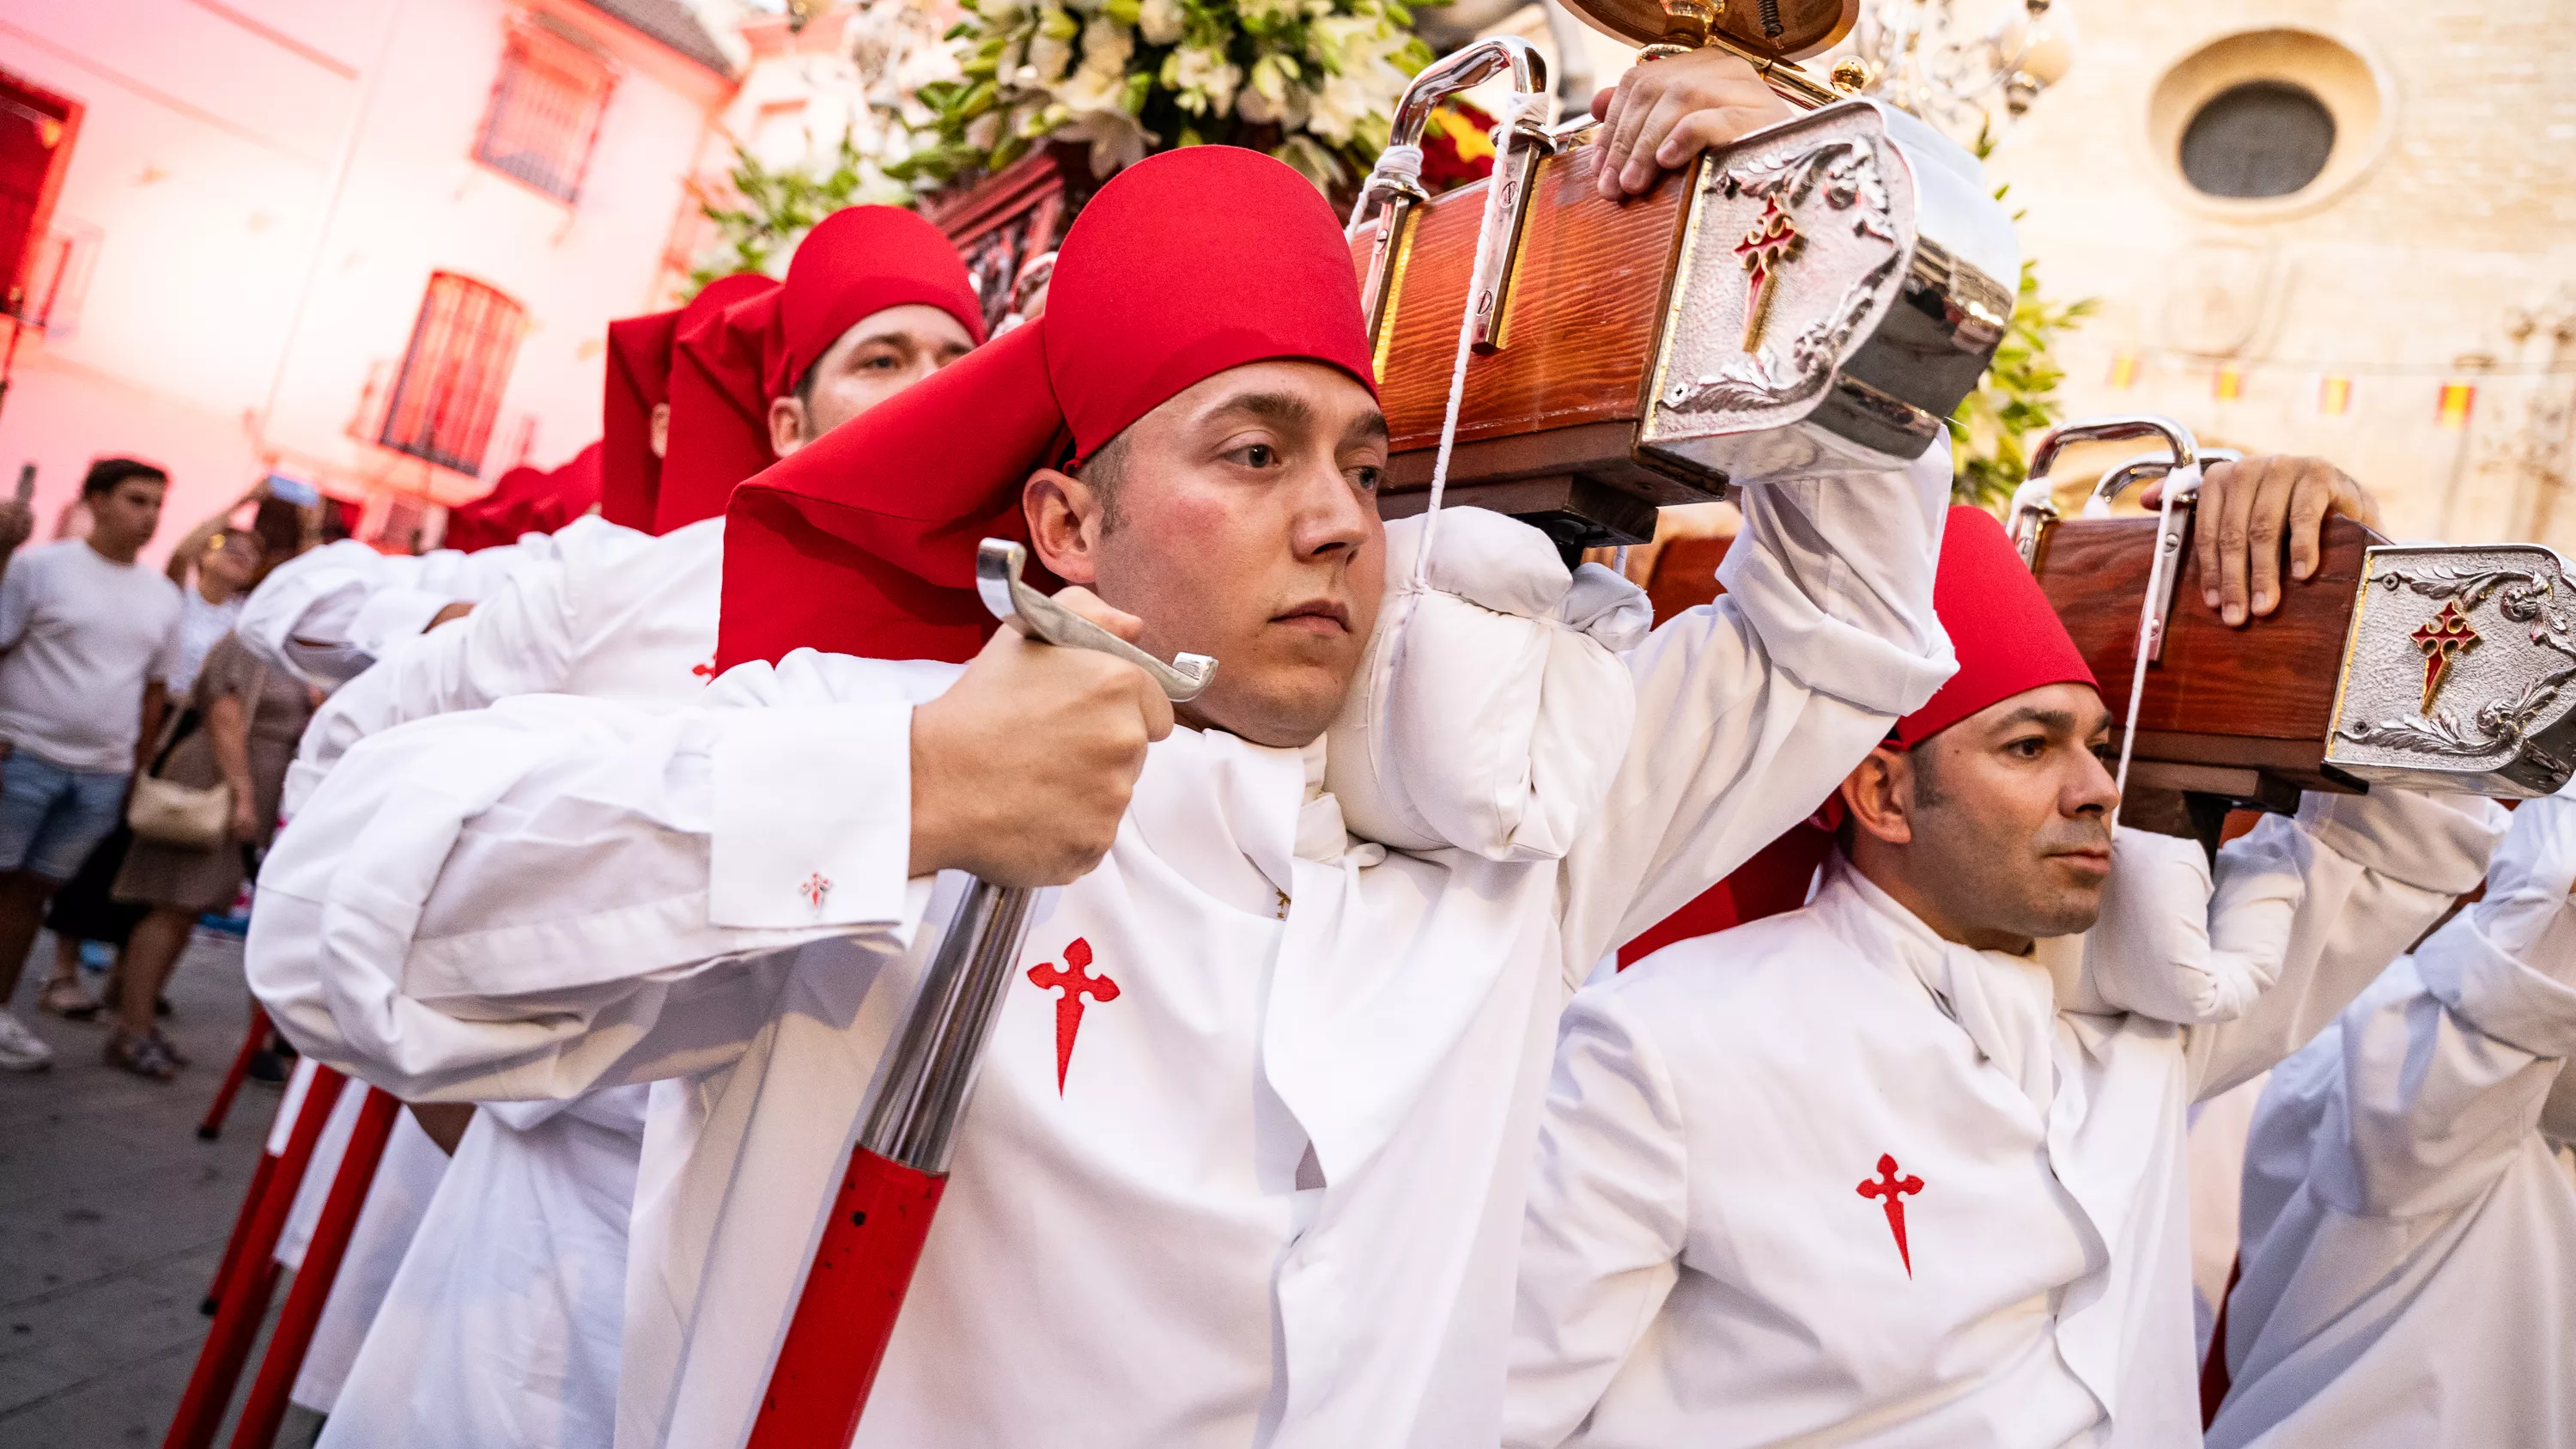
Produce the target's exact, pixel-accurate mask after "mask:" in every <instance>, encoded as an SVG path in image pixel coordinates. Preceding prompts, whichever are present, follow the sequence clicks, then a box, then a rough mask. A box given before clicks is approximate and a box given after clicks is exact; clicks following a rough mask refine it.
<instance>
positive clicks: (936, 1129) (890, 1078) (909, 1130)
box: [859, 538, 1216, 1173]
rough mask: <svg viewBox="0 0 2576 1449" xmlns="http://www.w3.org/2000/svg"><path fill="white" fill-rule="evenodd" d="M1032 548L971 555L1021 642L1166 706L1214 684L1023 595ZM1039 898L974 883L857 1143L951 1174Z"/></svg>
mask: <svg viewBox="0 0 2576 1449" xmlns="http://www.w3.org/2000/svg"><path fill="white" fill-rule="evenodd" d="M1028 559H1029V551H1028V550H1027V549H1026V548H1024V547H1022V546H1021V545H1019V544H1016V543H1012V542H1010V541H1008V540H1006V539H999V538H988V539H985V540H984V542H983V544H982V545H981V546H980V547H978V548H977V549H976V550H975V591H976V592H977V593H978V594H980V595H982V596H983V600H984V607H985V608H987V609H990V610H992V611H993V617H994V618H997V619H1000V620H1002V621H1003V622H1004V623H1009V624H1016V625H1018V627H1019V628H1020V630H1021V632H1022V633H1024V634H1026V635H1027V636H1028V637H1030V638H1032V639H1036V640H1041V641H1043V642H1045V643H1048V644H1057V645H1061V646H1063V647H1065V648H1068V649H1090V650H1094V651H1096V652H1098V653H1102V654H1108V655H1112V656H1114V657H1116V658H1119V659H1124V660H1126V661H1127V662H1128V663H1130V664H1133V665H1135V666H1136V667H1137V668H1139V669H1142V670H1144V671H1145V672H1146V673H1147V674H1148V675H1150V676H1152V677H1153V680H1154V683H1156V684H1157V685H1159V686H1161V687H1162V690H1163V693H1165V694H1166V695H1169V696H1170V697H1171V699H1172V700H1173V702H1174V703H1179V702H1181V701H1184V700H1190V699H1195V698H1197V697H1198V695H1199V692H1200V691H1201V690H1204V689H1206V688H1207V687H1208V681H1209V680H1211V679H1213V678H1215V676H1216V661H1215V660H1213V659H1211V658H1209V657H1207V656H1206V655H1204V654H1183V655H1181V656H1179V657H1178V658H1176V659H1174V660H1173V661H1172V662H1171V663H1169V664H1165V663H1164V662H1163V661H1162V660H1160V659H1157V658H1155V657H1154V656H1153V655H1151V654H1148V653H1146V652H1145V651H1144V650H1142V649H1139V648H1137V647H1136V646H1135V645H1133V644H1130V643H1128V642H1127V641H1126V640H1124V639H1121V638H1119V637H1118V636H1117V635H1115V634H1112V633H1110V632H1109V631H1108V630H1106V629H1103V628H1101V627H1100V626H1099V625H1097V624H1095V623H1093V622H1091V621H1090V620H1089V619H1086V618H1084V617H1082V616H1081V615H1080V614H1077V613H1075V612H1073V611H1072V610H1071V609H1068V608H1066V607H1064V606H1063V605H1062V604H1059V603H1057V602H1056V601H1055V600H1053V599H1050V598H1048V597H1047V596H1046V595H1044V594H1041V593H1039V592H1038V591H1037V590H1035V589H1033V588H1030V587H1029V586H1028V583H1027V581H1026V580H1024V579H1022V578H1021V577H1020V574H1021V571H1022V570H1023V569H1025V568H1026V567H1027V566H1028ZM1036 898H1037V892H1035V891H1033V890H1030V889H1029V888H1028V887H1026V886H1001V885H995V884H994V883H992V882H991V881H988V880H977V881H975V882H974V883H972V884H971V885H969V886H968V887H967V888H966V894H965V896H964V898H962V899H961V900H959V901H958V903H957V912H956V914H955V915H953V916H951V917H949V920H948V931H947V934H945V935H943V936H941V937H940V938H939V949H938V951H937V952H935V953H934V954H933V955H932V956H931V958H930V968H929V969H928V970H927V971H925V972H924V973H922V978H921V986H920V989H919V990H918V991H916V992H915V993H914V995H913V999H912V1006H911V1008H910V1009H909V1010H907V1011H906V1012H905V1013H904V1018H903V1023H902V1025H901V1026H899V1027H898V1028H897V1029H896V1031H895V1037H894V1040H893V1042H891V1043H890V1044H889V1045H888V1047H887V1049H886V1072H885V1080H884V1081H883V1082H882V1083H881V1084H880V1085H879V1086H878V1088H877V1090H876V1093H875V1095H874V1096H872V1097H871V1098H870V1099H869V1102H868V1112H867V1119H866V1121H865V1122H863V1123H862V1124H861V1125H860V1128H859V1145H860V1146H862V1147H864V1148H866V1149H867V1150H868V1151H870V1152H873V1153H875V1154H877V1155H878V1156H880V1157H883V1158H885V1159H887V1160H888V1161H890V1162H895V1163H899V1164H901V1165H903V1166H905V1167H909V1168H913V1169H916V1170H918V1171H921V1172H928V1173H941V1172H946V1171H947V1170H948V1158H949V1155H950V1153H951V1152H952V1151H953V1150H954V1149H955V1146H956V1140H957V1124H958V1123H959V1122H960V1121H962V1120H963V1119H964V1117H965V1115H966V1101H967V1097H968V1096H969V1094H971V1093H972V1092H973V1091H974V1088H975V1075H976V1072H977V1070H978V1069H979V1068H980V1067H981V1065H982V1063H983V1060H984V1041H985V1039H986V1038H987V1037H989V1036H991V1035H992V1033H993V1022H994V1019H995V1018H996V1017H998V1016H999V1015H1000V1014H1001V1009H1002V993H1003V992H1004V990H1006V989H1007V988H1008V987H1009V986H1010V983H1011V972H1012V971H1013V970H1014V969H1015V968H1016V967H1017V966H1018V965H1019V960H1020V947H1021V946H1022V945H1024V944H1025V943H1026V942H1027V940H1028V935H1029V906H1030V903H1031V902H1032V901H1034V900H1035V899H1036Z"/></svg>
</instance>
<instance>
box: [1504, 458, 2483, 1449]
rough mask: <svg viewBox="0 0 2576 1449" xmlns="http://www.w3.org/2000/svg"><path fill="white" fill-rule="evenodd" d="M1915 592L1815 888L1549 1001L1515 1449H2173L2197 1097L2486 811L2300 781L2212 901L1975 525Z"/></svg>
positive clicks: (2229, 1078)
mask: <svg viewBox="0 0 2576 1449" xmlns="http://www.w3.org/2000/svg"><path fill="white" fill-rule="evenodd" d="M1938 589H1939V593H1938V599H1939V609H1940V612H1941V615H1942V617H1943V618H1944V619H1945V620H1947V621H1949V623H1950V624H1951V627H1952V632H1953V639H1954V642H1955V644H1956V647H1957V650H1958V655H1959V661H1960V670H1959V673H1958V675H1957V676H1956V677H1955V678H1954V679H1953V680H1952V681H1951V682H1950V683H1949V684H1948V685H1946V686H1945V687H1944V688H1943V690H1942V691H1941V693H1940V694H1939V695H1938V696H1937V697H1936V698H1935V699H1934V700H1933V701H1932V703H1931V704H1930V705H1928V706H1927V707H1925V708H1924V709H1922V710H1920V711H1918V712H1915V713H1914V714H1911V715H1909V716H1908V717H1907V718H1906V719H1905V720H1903V721H1901V722H1900V724H1899V726H1898V729H1897V730H1896V731H1895V735H1894V738H1892V739H1891V740H1890V741H1889V742H1888V743H1887V744H1886V745H1885V746H1883V747H1882V748H1880V749H1879V750H1877V751H1875V752H1873V753H1872V755H1871V756H1870V758H1869V759H1868V760H1867V761H1865V762H1864V763H1863V764H1862V765H1861V767H1860V768H1859V769H1858V770H1856V771H1854V772H1853V774H1852V776H1851V778H1850V779H1849V780H1847V781H1846V782H1845V783H1844V785H1843V787H1842V791H1841V795H1840V800H1841V801H1842V803H1843V804H1844V805H1845V806H1846V807H1847V809H1848V812H1849V819H1848V821H1847V823H1846V824H1845V825H1844V827H1843V828H1844V830H1845V831H1846V832H1847V833H1845V834H1844V835H1843V836H1842V837H1840V847H1839V849H1838V850H1837V851H1836V852H1835V853H1834V854H1833V855H1831V856H1829V857H1828V859H1827V863H1826V866H1825V868H1824V870H1823V872H1822V873H1821V880H1820V883H1819V884H1818V886H1817V887H1816V890H1815V893H1814V895H1813V896H1812V898H1811V899H1810V901H1809V903H1808V904H1807V905H1806V906H1805V907H1804V908H1803V909H1800V910H1796V911H1792V912H1790V913H1788V914H1785V915H1779V916H1773V917H1771V918H1769V919H1767V920H1763V921H1758V922H1755V923H1753V924H1750V925H1746V926H1742V927H1739V928H1737V929H1735V930H1732V931H1726V932H1721V933H1719V934H1717V935H1715V936H1709V937H1702V938H1699V939H1697V940H1693V941H1688V942H1684V943H1681V944H1677V945H1675V946H1672V947H1669V948H1667V949H1665V950H1663V951H1661V952H1658V953H1656V954H1655V955H1654V956H1651V957H1648V958H1647V959H1646V960H1644V961H1641V962H1639V963H1638V964H1637V965H1635V966H1633V967H1631V968H1630V969H1629V970H1628V971H1626V972H1625V973H1623V974H1621V975H1619V976H1618V977H1616V978H1614V979H1611V980H1609V981H1606V982H1603V983H1601V984H1599V985H1596V986H1594V987H1592V988H1589V989H1587V990H1585V991H1584V992H1582V993H1581V994H1580V995H1579V996H1577V997H1576V999H1575V1001H1574V1002H1573V1003H1572V1004H1571V1005H1570V1006H1569V1008H1568V1009H1567V1012H1566V1016H1565V1023H1564V1027H1563V1036H1562V1040H1561V1041H1560V1044H1559V1047H1558V1056H1557V1064H1556V1075H1555V1078H1554V1081H1553V1082H1552V1084H1551V1086H1550V1088H1549V1092H1548V1099H1547V1108H1546V1117H1545V1122H1544V1125H1543V1128H1542V1132H1541V1145H1540V1149H1539V1163H1538V1168H1537V1171H1536V1174H1535V1178H1534V1182H1533V1186H1532V1193H1531V1199H1530V1204H1529V1216H1528V1228H1527V1237H1526V1239H1525V1242H1524V1247H1523V1254H1522V1262H1521V1266H1520V1274H1521V1279H1520V1302H1519V1312H1518V1324H1517V1332H1516V1340H1515V1343H1514V1347H1513V1353H1512V1365H1511V1378H1510V1387H1509V1391H1508V1395H1507V1408H1506V1412H1507V1419H1508V1422H1507V1429H1506V1433H1505V1436H1504V1441H1505V1442H1506V1443H1507V1444H1511V1445H1515V1446H1554V1445H1557V1444H1582V1445H1594V1446H1611V1445H1618V1446H1631V1445H1634V1446H1646V1445H1658V1446H1660V1445H1673V1444H1691V1445H1694V1446H1726V1445H1754V1444H1772V1443H1783V1442H1800V1443H1835V1444H1866V1445H1889V1446H1893V1445H1950V1444H1980V1445H2002V1446H2030V1449H2055V1446H2060V1445H2069V1444H2119V1445H2131V1446H2135V1445H2184V1444H2191V1443H2195V1442H2197V1438H2198V1429H2199V1422H2198V1420H2199V1415H2198V1403H2197V1396H2196V1394H2195V1391H2194V1380H2195V1364H2194V1361H2193V1357H2192V1318H2191V1297H2190V1292H2191V1289H2190V1278H2189V1244H2188V1231H2187V1206H2186V1184H2185V1181H2184V1177H2185V1174H2184V1171H2183V1150H2182V1143H2183V1133H2184V1123H2185V1112H2186V1109H2187V1107H2188V1104H2189V1103H2190V1102H2191V1101H2193V1100H2194V1099H2196V1098H2199V1097H2203V1096H2207V1095H2210V1094H2212V1093H2214V1092H2217V1091H2219V1090H2222V1089H2224V1088H2225V1087H2227V1086H2228V1085H2230V1084H2231V1083H2233V1082H2236V1081H2240V1080H2243V1079H2244V1078H2246V1077H2247V1076H2250V1075H2251V1074H2253V1073H2254V1072H2257V1071H2260V1070H2262V1069H2263V1068H2264V1067H2265V1066H2267V1065H2269V1064H2270V1063H2271V1062H2272V1061H2274V1060H2276V1059H2278V1058H2279V1057H2280V1056H2281V1055H2283V1054H2285V1053H2287V1052H2288V1051H2289V1050H2291V1049H2292V1048H2294V1047H2295V1046H2297V1045H2298V1044H2299V1043H2300V1042H2301V1041H2303V1040H2305V1039H2306V1037H2307V1036H2308V1035H2310V1034H2311V1033H2313V1032H2314V1031H2315V1030H2316V1029H2317V1028H2319V1027H2320V1026H2322V1025H2323V1024H2324V1023H2325V1022H2326V1021H2328V1020H2330V1019H2331V1018H2332V1016H2333V1013H2334V1012H2335V1011H2337V1010H2339V1009H2340V1008H2341V1007H2342V1005H2343V1004H2344V1003H2345V1002H2346V1001H2348V1000H2349V999H2350V998H2351V996H2352V994H2353V993H2354V992H2355V991H2357V990H2358V989H2359V988H2360V986H2361V984H2362V982H2363V981H2364V980H2366V979H2367V975H2368V973H2369V971H2370V970H2371V969H2372V968H2371V967H2370V966H2368V965H2367V964H2363V965H2360V966H2359V967H2358V968H2356V967H2355V965H2354V963H2367V962H2369V961H2370V960H2371V959H2372V957H2373V953H2374V952H2377V953H2378V954H2379V956H2380V957H2381V958H2383V959H2384V957H2385V956H2386V955H2387V954H2389V953H2391V952H2393V951H2394V950H2396V949H2400V948H2402V946H2403V945H2404V943H2405V942H2406V941H2407V940H2409V939H2410V938H2411V937H2412V936H2413V935H2414V934H2415V933H2416V932H2418V931H2420V930H2421V929H2422V928H2423V927H2424V926H2425V925H2426V924H2428V923H2429V922H2430V921H2432V920H2433V919H2434V918H2435V917H2436V916H2437V915H2438V913H2439V912H2440V911H2441V910H2442V909H2443V908H2444V907H2446V906H2447V905H2448V903H2449V901H2450V899H2451V897H2452V896H2453V895H2455V894H2456V893H2457V892H2458V891H2460V890H2463V889H2465V888H2467V886H2468V885H2470V884H2472V883H2474V881H2475V880H2476V879H2477V877H2478V875H2479V874H2480V873H2481V872H2482V871H2483V869H2484V866H2485V861H2486V853H2487V851H2488V849H2489V848H2490V847H2491V846H2492V844H2493V841H2494V839H2495V836H2496V833H2497V832H2498V830H2499V829H2500V826H2501V818H2502V814H2503V812H2502V811H2501V810H2499V809H2497V808H2496V807H2495V806H2494V805H2493V804H2492V803H2490V802H2487V801H2482V800H2474V799H2468V798H2465V797H2454V798H2451V799H2447V800H2446V799H2437V798H2433V797H2425V796H2416V795H2408V794H2406V793H2404V792H2399V791H2393V790H2384V789H2383V790H2377V791H2373V792H2372V793H2371V794H2370V795H2368V796H2367V797H2360V798H2355V797H2311V798H2310V799H2308V800H2307V801H2306V802H2305V803H2304V804H2303V806H2302V808H2301V811H2300V814H2299V816H2298V817H2297V819H2296V820H2291V819H2287V818H2280V817H2274V818H2271V819H2267V820H2266V821H2264V822H2263V824H2262V825H2260V826H2259V827H2258V828H2257V829H2256V830H2255V831H2254V833H2253V834H2252V835H2250V836H2248V837H2246V838H2245V839H2243V840H2241V841H2238V842H2236V843H2234V844H2232V845H2230V846H2229V847H2227V849H2226V850H2224V851H2223V852H2221V854H2220V856H2219V859H2218V865H2217V870H2216V882H2215V888H2214V891H2213V886H2212V881H2211V874H2210V870H2209V868H2208V866H2207V864H2206V862H2205V861H2204V859H2203V857H2202V855H2201V852H2200V849H2199V847H2198V846H2197V845H2196V844H2192V843H2189V842H2184V841H2177V840H2172V839H2169V838H2165V837H2160V836H2150V835H2145V834H2142V833H2140V832H2136V831H2127V830H2123V831H2121V832H2119V833H2118V835H2117V837H2116V842H2117V843H2116V846H2115V843H2114V835H2113V832H2112V829H2111V827H2110V823H2109V820H2108V816H2109V812H2110V810H2111V807H2112V805H2113V804H2114V803H2115V799H2114V794H2113V790H2112V782H2111V777H2110V773H2109V771H2108V770H2107V769H2105V768H2104V766H2103V764H2102V763H2101V762H2100V761H2099V760H2098V759H2097V758H2096V757H2095V754H2094V751H2095V750H2097V749H2099V748H2101V747H2102V745H2103V741H2104V739H2105V737H2106V735H2107V733H2108V730H2109V723H2110V721H2109V715H2108V712H2107V711H2106V710H2105V709H2104V707H2103V705H2102V702H2101V699H2100V696H2099V694H2098V693H2097V692H2096V690H2095V688H2094V685H2093V682H2092V677H2091V675H2090V672H2089V670H2087V668H2086V666H2085V663H2084V660H2083V658H2082V656H2081V655H2080V654H2078V653H2077V652H2076V650H2075V647H2074V645H2073V643H2072V641H2071V640H2069V639H2068V638H2067V636H2066V633H2065V630H2064V628H2063V626H2062V625H2060V624H2059V623H2058V621H2057V618H2056V615H2055V614H2054V612H2053V611H2051V610H2050V608H2049V606H2048V603H2047V601H2046V599H2045V597H2044V596H2043V595H2042V594H2041V593H2040V590H2039V588H2038V585H2037V584H2036V583H2035V582H2034V581H2033V580H2032V579H2031V577H2030V574H2029V572H2028V571H2027V569H2026V568H2024V567H2023V566H2022V564H2021V562H2020V560H2019V557H2018V555H2017V554H2016V553H2015V552H2014V550H2013V548H2012V546H2011V544H2010V542H2009V541H2008V540H2007V539H2006V538H2005V537H2004V535H2003V532H2002V530H2001V529H2000V528H1999V527H1998V526H1997V525H1996V524H1995V522H1994V521H1993V520H1992V519H1991V518H1990V517H1987V516H1986V515H1984V514H1982V513H1979V512H1976V511H1975V510H1970V509H1958V510H1954V512H1953V516H1952V518H1951V521H1950V525H1949V529H1948V532H1947V534H1946V537H1945V541H1944V544H1943V554H1942V561H1941V577H1940V582H1939V585H1938ZM2106 882H2108V883H2109V884H2110V885H2111V886H2112V887H2113V889H2112V890H2111V891H2110V892H2108V894H2107V896H2106V892H2105V884H2106ZM2097 916H2098V917H2099V919H2100V922H2101V924H2100V925H2099V927H2098V928H2096V926H2095V922H2096V919H2097ZM2088 929H2089V930H2090V932H2091V934H2090V935H2089V936H2087V937H2085V938H2084V939H2082V940H2080V941H2078V940H2070V939H2064V938H2067V937H2070V936H2072V935H2074V933H2077V932H2084V931H2087V930H2088ZM2043 938H2055V939H2043ZM2035 943H2036V944H2038V945H2040V946H2042V947H2047V948H2051V949H2041V950H2038V951H2036V952H2035V951H2034V945H2035ZM2184 1022H2188V1023H2190V1024H2188V1025H2185V1024H2180V1023H2184Z"/></svg>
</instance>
